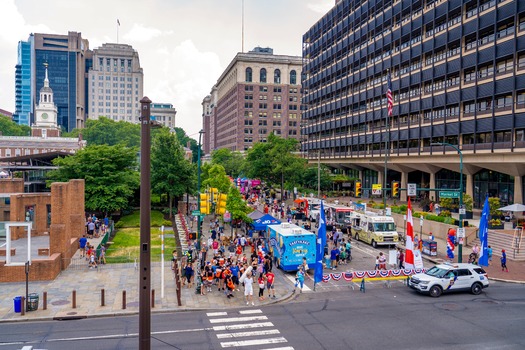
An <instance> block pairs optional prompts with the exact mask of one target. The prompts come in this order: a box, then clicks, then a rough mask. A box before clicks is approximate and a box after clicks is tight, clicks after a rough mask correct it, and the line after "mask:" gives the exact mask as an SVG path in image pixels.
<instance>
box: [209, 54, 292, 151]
mask: <svg viewBox="0 0 525 350" xmlns="http://www.w3.org/2000/svg"><path fill="white" fill-rule="evenodd" d="M301 65H302V60H301V58H300V57H296V56H284V55H274V54H273V50H272V49H270V48H260V47H257V48H255V49H254V50H253V51H250V52H248V53H238V54H237V55H236V56H235V57H234V59H233V60H232V61H231V62H230V64H229V65H228V67H227V68H226V70H225V71H224V72H223V73H222V74H221V76H220V77H219V79H218V80H217V83H216V84H215V86H213V88H212V91H211V94H210V95H209V96H206V97H205V98H204V99H203V102H202V106H203V113H202V117H203V129H204V131H205V134H204V135H203V136H204V140H203V149H204V152H205V153H209V152H211V151H213V150H215V149H219V148H229V149H231V150H232V151H245V150H247V149H249V148H250V147H252V146H253V144H254V143H255V142H264V141H266V139H267V137H268V135H269V134H270V133H272V132H273V133H274V134H276V135H278V136H281V137H292V138H296V139H299V137H300V118H301V86H300V83H301V81H300V76H301V69H302V66H301Z"/></svg>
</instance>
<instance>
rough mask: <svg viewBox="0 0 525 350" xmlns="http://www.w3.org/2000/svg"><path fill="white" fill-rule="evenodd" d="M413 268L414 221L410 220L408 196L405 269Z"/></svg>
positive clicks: (410, 212)
mask: <svg viewBox="0 0 525 350" xmlns="http://www.w3.org/2000/svg"><path fill="white" fill-rule="evenodd" d="M413 268H414V221H413V220H412V204H411V203H410V197H408V207H407V242H406V252H405V269H409V270H410V269H413Z"/></svg>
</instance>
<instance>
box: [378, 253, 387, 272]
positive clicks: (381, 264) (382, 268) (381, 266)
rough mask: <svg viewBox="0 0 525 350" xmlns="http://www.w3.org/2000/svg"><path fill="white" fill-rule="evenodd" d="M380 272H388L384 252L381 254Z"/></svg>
mask: <svg viewBox="0 0 525 350" xmlns="http://www.w3.org/2000/svg"><path fill="white" fill-rule="evenodd" d="M379 270H386V257H385V254H383V252H380V253H379Z"/></svg>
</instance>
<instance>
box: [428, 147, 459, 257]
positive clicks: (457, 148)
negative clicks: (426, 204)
mask: <svg viewBox="0 0 525 350" xmlns="http://www.w3.org/2000/svg"><path fill="white" fill-rule="evenodd" d="M430 145H431V146H449V147H452V148H454V149H455V150H456V151H457V152H458V154H459V228H460V229H463V214H462V209H463V153H462V152H461V150H460V149H459V147H458V146H456V145H453V144H451V143H447V142H435V143H431V144H430ZM461 262H463V240H462V239H460V240H459V244H458V263H461Z"/></svg>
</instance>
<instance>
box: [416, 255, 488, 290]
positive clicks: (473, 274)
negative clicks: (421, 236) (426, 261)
mask: <svg viewBox="0 0 525 350" xmlns="http://www.w3.org/2000/svg"><path fill="white" fill-rule="evenodd" d="M408 285H409V286H410V288H412V289H415V290H417V291H418V292H420V293H425V294H430V296H432V297H435V298H437V297H439V296H440V295H441V294H442V293H444V292H449V291H470V292H471V293H472V294H475V295H478V294H480V293H481V291H482V290H483V288H487V287H488V286H489V280H488V277H487V273H486V272H485V270H483V269H482V268H481V267H480V266H478V265H473V264H465V263H460V264H450V263H444V264H439V265H436V266H434V267H432V268H430V269H429V270H428V271H426V272H424V273H418V274H415V275H413V276H412V277H411V278H410V280H409V284H408Z"/></svg>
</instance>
